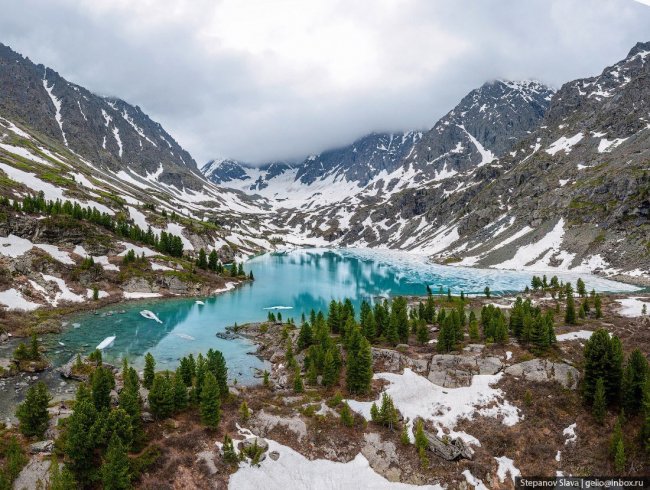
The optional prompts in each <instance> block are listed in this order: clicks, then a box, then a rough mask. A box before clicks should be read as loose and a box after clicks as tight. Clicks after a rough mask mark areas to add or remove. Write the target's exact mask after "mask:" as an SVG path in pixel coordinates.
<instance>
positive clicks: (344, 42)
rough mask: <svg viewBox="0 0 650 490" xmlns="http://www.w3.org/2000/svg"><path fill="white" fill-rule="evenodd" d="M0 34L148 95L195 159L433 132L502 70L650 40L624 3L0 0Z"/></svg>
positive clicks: (533, 74)
mask: <svg viewBox="0 0 650 490" xmlns="http://www.w3.org/2000/svg"><path fill="white" fill-rule="evenodd" d="M0 7H1V9H2V12H3V15H2V17H1V18H0V32H2V38H1V39H0V42H4V43H6V44H9V45H10V46H12V47H13V48H14V49H16V50H17V51H19V52H21V53H22V54H24V55H27V56H29V57H30V58H32V59H33V60H35V61H36V62H42V63H44V64H46V65H48V66H51V67H53V68H54V69H56V70H57V71H59V72H60V73H61V74H62V75H63V76H64V77H66V78H68V79H69V80H71V81H74V82H76V83H79V84H81V85H83V86H85V87H87V88H89V89H90V90H93V91H95V92H98V93H102V94H108V95H115V96H119V97H121V98H124V99H125V100H127V101H129V102H131V103H134V104H138V105H140V106H141V107H142V108H143V110H145V111H146V112H147V113H149V114H150V115H151V116H152V117H153V118H154V119H156V120H158V121H160V122H161V123H162V124H163V126H164V127H165V128H166V129H167V130H168V131H170V132H171V133H172V135H174V136H175V137H176V139H177V140H178V141H179V142H180V143H181V144H182V145H184V146H185V147H186V148H188V150H189V151H190V152H191V153H192V154H193V156H194V157H195V158H196V159H197V161H198V163H199V164H201V163H203V162H204V161H206V160H207V159H209V158H213V157H219V156H224V157H233V158H238V159H242V160H247V161H253V162H262V161H269V160H276V159H293V158H299V157H302V156H304V155H306V154H308V153H312V152H318V151H321V150H323V149H325V148H328V147H332V146H336V145H342V144H346V143H349V142H351V141H352V140H354V139H355V138H357V137H359V136H361V135H363V134H365V133H367V132H370V131H384V130H388V131H393V130H404V129H411V128H416V129H417V128H428V127H431V126H432V125H433V124H434V123H435V121H436V120H437V119H438V118H439V117H440V116H442V115H443V114H444V113H446V112H447V111H448V110H450V109H451V108H452V107H453V106H454V105H455V104H456V103H457V102H458V101H459V100H460V99H461V98H462V97H463V96H464V95H465V94H466V93H467V92H468V91H470V90H471V89H473V88H475V87H477V86H479V85H481V84H482V83H483V82H484V81H486V80H489V79H494V78H512V79H520V78H537V79H540V80H542V81H544V82H546V83H549V84H551V85H554V86H559V85H561V84H562V83H563V82H565V81H568V80H571V79H574V78H577V77H582V76H589V75H593V74H595V73H598V72H600V71H601V70H602V68H603V67H604V66H605V65H607V64H611V63H613V62H615V61H617V60H618V59H620V58H622V57H623V56H625V54H626V53H627V52H628V51H629V49H630V48H631V47H632V46H633V44H634V43H635V42H636V41H642V40H647V39H644V37H647V33H648V32H650V10H648V9H647V8H645V7H644V6H643V5H641V4H639V3H637V2H635V1H631V0H628V1H625V0H528V1H526V2H521V1H520V0H490V1H480V2H479V1H476V0H455V1H454V2H449V1H446V0H358V1H355V2H349V1H348V2H344V1H342V0H310V1H309V2H305V1H303V0H274V1H273V2H269V1H268V0H219V1H209V0H191V1H190V0H138V1H135V0H22V1H21V2H15V1H13V0H0Z"/></svg>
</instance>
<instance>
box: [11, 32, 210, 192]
mask: <svg viewBox="0 0 650 490" xmlns="http://www.w3.org/2000/svg"><path fill="white" fill-rule="evenodd" d="M0 84H1V86H2V91H0V114H2V115H3V116H4V117H6V118H8V119H10V120H12V121H14V122H17V123H23V124H25V125H26V126H28V127H30V128H33V129H34V130H36V131H38V132H39V133H41V134H43V135H45V136H48V137H49V138H51V139H52V140H54V141H56V142H58V143H60V144H61V145H63V146H64V147H66V148H69V149H70V150H71V151H74V152H75V153H77V154H79V155H80V156H82V157H83V158H85V159H87V160H91V161H92V162H93V163H94V164H96V165H99V166H102V167H105V168H109V169H111V170H113V171H119V170H125V171H129V170H132V171H134V172H137V173H139V174H142V175H144V174H146V173H154V172H156V171H157V170H158V169H159V168H160V166H161V165H162V167H163V169H164V172H163V174H162V175H161V180H162V181H163V182H165V183H167V184H172V185H176V186H178V187H181V186H185V187H188V188H191V189H194V190H198V189H200V188H201V186H202V184H201V179H200V178H197V175H196V174H197V173H198V172H197V168H196V162H195V161H194V160H193V159H192V157H191V156H190V154H189V153H188V152H187V151H185V150H184V149H183V148H181V146H180V145H179V144H178V143H177V142H176V141H175V140H174V138H173V137H172V136H170V135H169V134H168V133H167V132H166V131H165V130H164V129H163V127H162V126H161V125H160V124H159V123H157V122H155V121H152V120H151V119H150V118H149V116H147V115H146V114H145V113H144V112H143V111H142V110H141V109H140V107H138V106H135V107H134V106H132V105H130V104H128V103H127V102H125V101H123V100H120V99H118V98H114V97H102V96H99V95H96V94H93V93H92V92H90V91H89V90H86V89H85V88H83V87H81V86H79V85H76V84H74V83H71V82H68V81H67V80H65V79H64V78H62V77H61V76H60V75H59V74H58V73H57V72H56V71H54V70H52V69H51V68H47V67H45V66H43V65H36V64H34V63H32V62H31V61H30V60H29V59H28V58H23V57H22V56H21V55H19V54H18V53H15V52H14V51H12V50H11V49H10V48H9V47H7V46H5V45H3V44H0Z"/></svg>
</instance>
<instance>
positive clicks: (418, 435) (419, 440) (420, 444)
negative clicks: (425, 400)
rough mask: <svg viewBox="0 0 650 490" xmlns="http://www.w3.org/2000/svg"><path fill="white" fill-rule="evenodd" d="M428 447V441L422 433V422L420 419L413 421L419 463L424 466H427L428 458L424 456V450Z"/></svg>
mask: <svg viewBox="0 0 650 490" xmlns="http://www.w3.org/2000/svg"><path fill="white" fill-rule="evenodd" d="M428 447H429V441H428V439H427V437H426V435H425V434H424V424H423V423H422V419H418V421H417V422H416V423H415V448H416V449H417V451H418V456H419V457H420V463H421V464H422V466H423V467H424V468H428V466H429V459H428V458H427V456H426V450H427V449H428Z"/></svg>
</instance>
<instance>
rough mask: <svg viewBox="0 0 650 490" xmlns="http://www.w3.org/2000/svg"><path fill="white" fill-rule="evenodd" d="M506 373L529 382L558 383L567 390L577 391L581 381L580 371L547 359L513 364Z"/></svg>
mask: <svg viewBox="0 0 650 490" xmlns="http://www.w3.org/2000/svg"><path fill="white" fill-rule="evenodd" d="M505 373H506V374H509V375H511V376H516V377H518V378H522V379H525V380H528V381H537V382H558V383H560V384H561V385H562V386H563V387H565V388H570V389H572V390H575V389H576V387H577V385H578V381H579V379H580V371H578V370H577V369H576V368H574V367H573V366H570V365H569V364H566V363H563V362H551V361H549V360H547V359H532V360H530V361H524V362H520V363H518V364H513V365H512V366H509V367H507V368H506V369H505Z"/></svg>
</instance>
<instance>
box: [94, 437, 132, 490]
mask: <svg viewBox="0 0 650 490" xmlns="http://www.w3.org/2000/svg"><path fill="white" fill-rule="evenodd" d="M101 474H102V483H103V485H104V489H105V490H125V489H128V488H131V473H130V470H129V458H128V456H127V453H126V448H125V447H124V445H123V444H122V441H121V440H120V438H119V437H118V436H117V435H113V437H112V438H111V441H110V443H109V445H108V451H107V452H106V457H105V458H104V464H103V465H102V469H101Z"/></svg>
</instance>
